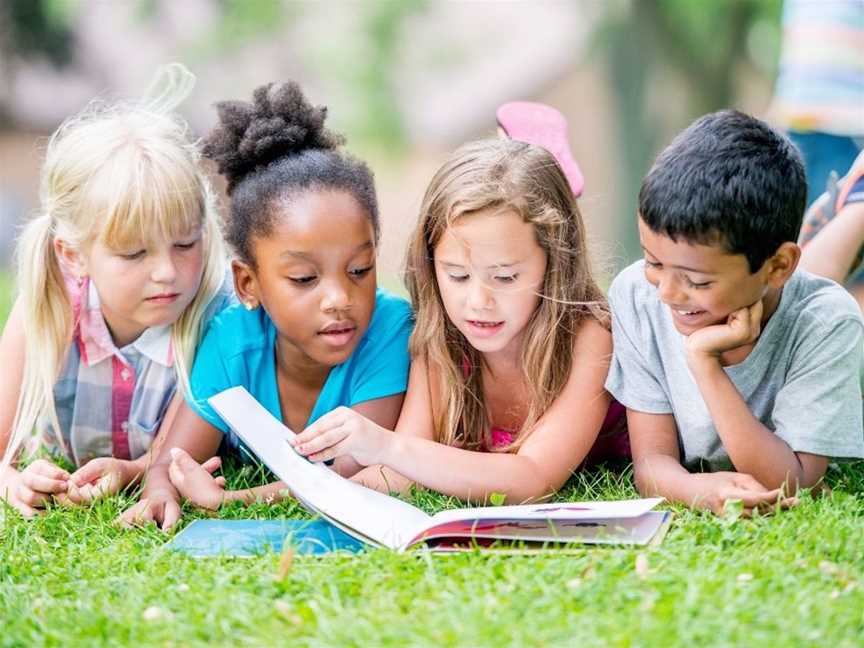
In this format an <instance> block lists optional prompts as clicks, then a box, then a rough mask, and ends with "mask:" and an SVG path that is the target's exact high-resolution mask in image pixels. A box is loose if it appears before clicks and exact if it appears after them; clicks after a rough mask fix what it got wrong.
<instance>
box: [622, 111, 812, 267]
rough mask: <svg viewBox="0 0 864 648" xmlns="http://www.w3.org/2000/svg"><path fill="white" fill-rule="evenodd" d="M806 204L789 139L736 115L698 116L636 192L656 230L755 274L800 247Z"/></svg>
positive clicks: (641, 208) (799, 168)
mask: <svg viewBox="0 0 864 648" xmlns="http://www.w3.org/2000/svg"><path fill="white" fill-rule="evenodd" d="M806 197H807V184H806V182H805V179H804V166H803V164H802V162H801V156H800V155H799V154H798V151H797V150H796V149H795V147H794V146H793V145H792V143H791V142H790V141H789V140H787V139H786V138H785V137H783V136H782V135H780V134H779V133H777V132H776V131H774V130H773V129H772V128H770V127H769V126H768V125H767V124H765V123H764V122H762V121H759V120H758V119H756V118H754V117H751V116H749V115H745V114H744V113H741V112H738V111H736V110H721V111H719V112H715V113H711V114H709V115H705V116H704V117H700V118H699V119H697V120H696V121H695V122H693V123H692V124H691V125H690V126H689V127H688V128H687V129H686V130H684V131H683V132H682V133H681V134H680V135H678V136H677V137H676V138H675V139H674V140H673V141H672V143H671V144H670V145H669V146H668V147H667V148H666V149H665V150H664V151H663V152H662V153H661V154H660V155H659V156H658V157H657V160H656V161H655V162H654V166H652V167H651V171H649V172H648V175H647V176H645V179H644V180H643V181H642V188H641V190H640V191H639V215H640V217H641V218H642V220H643V221H644V222H645V224H646V225H647V226H648V227H650V228H651V230H652V231H654V232H657V233H658V234H663V235H665V236H668V237H669V238H671V239H672V240H677V239H678V238H679V237H681V238H683V239H684V240H685V241H688V242H691V243H700V244H707V245H715V244H718V243H719V244H720V245H723V246H724V247H725V249H726V250H727V251H728V252H729V253H731V254H743V255H745V256H746V257H747V261H748V263H749V264H750V272H756V271H757V270H758V269H759V268H761V267H762V265H763V264H764V263H765V261H766V260H767V259H768V258H770V257H771V256H772V255H773V254H774V253H775V252H776V251H777V248H778V247H780V245H781V244H782V243H784V242H786V241H795V240H796V239H797V238H798V230H799V229H800V228H801V220H802V218H803V216H804V207H805V204H806V199H807V198H806Z"/></svg>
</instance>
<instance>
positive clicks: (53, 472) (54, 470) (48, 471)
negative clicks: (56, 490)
mask: <svg viewBox="0 0 864 648" xmlns="http://www.w3.org/2000/svg"><path fill="white" fill-rule="evenodd" d="M23 472H24V473H28V472H29V473H37V474H39V475H42V476H43V477H48V478H50V479H59V480H62V481H65V480H67V479H69V473H68V472H66V471H65V470H63V469H62V468H60V466H57V465H55V464H53V463H51V462H50V461H47V460H46V459H37V460H36V461H34V462H33V463H32V464H30V465H29V466H27V468H25V469H24V471H23ZM22 474H23V473H22Z"/></svg>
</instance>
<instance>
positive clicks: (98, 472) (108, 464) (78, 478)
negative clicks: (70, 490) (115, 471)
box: [71, 457, 114, 486]
mask: <svg viewBox="0 0 864 648" xmlns="http://www.w3.org/2000/svg"><path fill="white" fill-rule="evenodd" d="M113 464H114V460H113V459H110V458H107V457H100V458H99V459H93V460H92V461H88V462H87V463H86V464H84V465H83V466H81V467H80V468H79V469H78V470H76V471H75V472H74V473H72V477H71V481H72V483H74V484H75V485H76V486H83V485H84V484H89V483H92V482H95V481H97V480H98V479H99V478H101V477H102V475H104V474H105V473H106V472H107V471H109V470H111V469H112V468H113Z"/></svg>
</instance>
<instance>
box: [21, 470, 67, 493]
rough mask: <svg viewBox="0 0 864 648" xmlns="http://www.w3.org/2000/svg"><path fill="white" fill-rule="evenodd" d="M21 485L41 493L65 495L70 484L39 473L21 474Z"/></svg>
mask: <svg viewBox="0 0 864 648" xmlns="http://www.w3.org/2000/svg"><path fill="white" fill-rule="evenodd" d="M21 483H23V484H24V485H25V486H26V487H27V488H29V489H30V490H32V491H39V492H41V493H65V492H66V490H67V489H68V488H69V482H67V481H66V480H65V479H52V478H51V477H45V476H43V475H40V474H38V473H29V472H26V471H25V472H23V473H21Z"/></svg>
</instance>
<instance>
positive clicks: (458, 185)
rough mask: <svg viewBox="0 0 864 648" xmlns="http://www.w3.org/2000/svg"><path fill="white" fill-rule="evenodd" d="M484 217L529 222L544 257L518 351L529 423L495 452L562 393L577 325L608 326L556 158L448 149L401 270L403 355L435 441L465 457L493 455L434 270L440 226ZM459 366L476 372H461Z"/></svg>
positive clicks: (477, 387)
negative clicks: (428, 397) (406, 318)
mask: <svg viewBox="0 0 864 648" xmlns="http://www.w3.org/2000/svg"><path fill="white" fill-rule="evenodd" d="M485 210H494V211H495V212H497V213H506V212H507V211H513V212H515V213H516V214H518V215H519V216H520V217H521V218H522V219H523V220H524V221H525V222H526V223H531V224H532V225H533V226H534V232H535V235H536V237H537V243H538V244H539V245H540V247H541V248H542V249H543V250H544V252H545V253H546V258H547V262H546V274H545V277H544V279H543V283H542V286H541V288H540V297H541V299H540V303H539V305H538V306H537V310H536V311H535V312H534V314H533V315H532V316H531V319H530V320H529V321H528V324H527V325H526V331H525V335H524V338H523V346H522V350H521V366H522V373H523V378H524V382H525V384H526V385H527V387H528V389H529V392H530V399H531V402H530V403H529V407H528V415H527V417H526V419H525V421H524V423H523V424H522V427H521V429H520V430H518V432H517V434H516V436H515V438H514V440H513V443H511V444H510V445H509V446H507V447H505V448H500V450H503V451H511V452H512V451H515V450H517V449H518V448H519V446H521V444H522V443H523V442H524V440H525V439H526V438H527V436H528V434H530V432H531V430H532V429H533V428H534V426H535V425H536V423H537V421H538V420H539V419H540V417H541V416H542V415H543V413H544V412H545V411H546V410H547V409H548V408H549V406H550V405H551V404H552V402H553V401H554V400H555V399H556V398H557V397H558V395H559V394H560V393H561V390H562V389H563V388H564V385H565V383H566V382H567V379H568V377H569V374H570V367H571V364H572V362H573V345H574V341H575V336H576V333H577V331H578V330H579V328H580V324H581V323H582V322H583V321H584V320H585V319H586V318H593V319H595V320H596V321H598V322H600V323H601V324H603V325H604V326H605V327H607V328H608V326H609V311H608V307H607V304H606V300H605V297H604V295H603V292H602V290H601V289H600V287H599V286H598V285H597V283H596V282H595V280H594V278H593V276H592V273H591V267H590V263H589V256H588V252H587V245H586V240H585V227H584V224H583V222H582V216H581V214H580V213H579V208H578V206H577V205H576V200H575V198H574V197H573V193H572V192H571V190H570V186H569V185H568V183H567V178H566V177H565V175H564V173H563V171H562V170H561V167H560V166H559V165H558V163H557V162H556V161H555V158H554V157H553V156H552V155H551V154H550V153H549V152H548V151H546V150H545V149H543V148H540V147H537V146H533V145H530V144H526V143H524V142H518V141H515V140H509V139H489V140H480V141H476V142H471V143H469V144H465V145H464V146H462V147H460V148H459V149H458V150H456V151H455V152H454V153H453V154H452V155H451V156H450V158H449V159H448V160H447V161H446V162H445V163H444V165H443V166H442V167H441V168H440V169H439V170H438V171H437V173H436V174H435V176H434V177H433V178H432V181H431V183H430V184H429V188H428V189H427V190H426V194H425V196H424V198H423V204H422V206H421V208H420V218H419V222H418V224H417V228H416V230H415V231H414V234H413V236H412V239H411V242H410V245H409V248H408V253H407V258H406V263H405V270H406V283H407V287H408V291H409V292H410V294H411V301H412V305H413V307H414V311H415V313H416V325H415V328H414V333H413V335H412V336H411V345H410V348H411V356H412V357H413V358H415V359H421V358H422V359H423V360H424V361H425V362H426V366H427V371H428V376H429V380H430V388H431V389H432V393H433V394H435V398H433V399H432V402H433V407H432V409H433V412H432V415H433V421H434V426H435V438H436V440H437V441H439V442H441V443H446V444H448V445H455V446H459V447H463V448H466V449H473V450H478V449H484V448H491V447H492V446H491V443H490V438H489V428H490V421H489V416H488V412H487V409H486V406H485V404H484V402H483V383H482V376H481V372H480V371H479V370H477V369H479V368H480V367H481V363H482V362H483V358H482V354H481V353H480V352H479V351H477V350H476V349H474V348H473V347H472V346H471V345H470V344H469V343H468V340H466V339H465V337H464V336H463V335H462V333H460V332H459V330H458V329H457V328H456V327H455V326H454V325H453V323H452V322H450V320H449V319H448V317H447V315H446V312H445V310H444V303H443V301H442V299H441V294H440V291H439V288H438V283H437V281H436V278H435V267H434V252H435V248H436V246H437V245H438V242H439V241H440V240H441V237H442V236H443V235H444V232H445V231H446V230H447V228H448V227H450V226H451V225H452V224H453V223H454V222H455V221H457V220H459V219H461V218H466V217H469V216H471V215H472V214H475V213H477V212H480V211H485ZM466 365H467V366H468V367H470V368H474V370H471V371H465V369H464V367H465V366H466ZM436 391H437V394H436V393H435V392H436ZM496 449H497V448H496Z"/></svg>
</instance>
